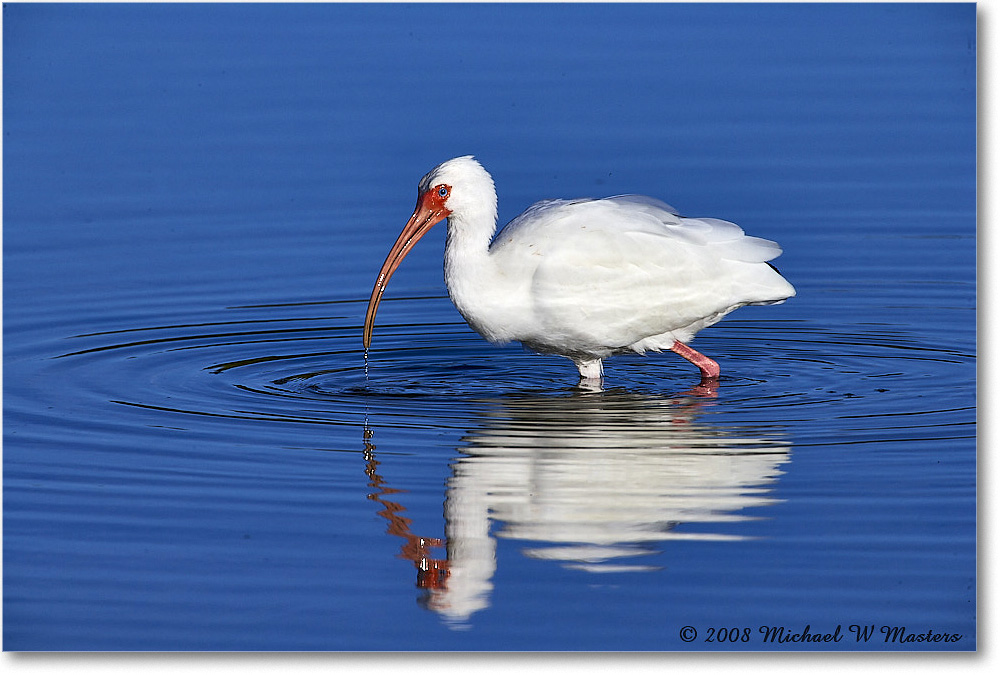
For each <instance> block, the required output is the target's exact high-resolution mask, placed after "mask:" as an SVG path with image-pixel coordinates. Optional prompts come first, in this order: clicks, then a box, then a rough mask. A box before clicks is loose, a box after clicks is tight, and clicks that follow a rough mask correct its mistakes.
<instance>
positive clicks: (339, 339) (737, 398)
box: [14, 297, 974, 443]
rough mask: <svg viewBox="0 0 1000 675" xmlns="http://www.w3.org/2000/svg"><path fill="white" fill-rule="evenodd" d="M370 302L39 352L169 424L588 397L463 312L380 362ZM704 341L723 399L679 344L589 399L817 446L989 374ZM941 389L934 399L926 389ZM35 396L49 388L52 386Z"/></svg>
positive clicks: (463, 424)
mask: <svg viewBox="0 0 1000 675" xmlns="http://www.w3.org/2000/svg"><path fill="white" fill-rule="evenodd" d="M392 302H393V300H389V301H388V303H392ZM396 302H400V303H401V305H403V304H405V306H406V307H407V308H408V311H409V312H410V313H409V314H408V318H416V317H419V316H421V315H422V314H423V315H425V316H426V315H430V316H433V315H434V314H435V313H438V314H440V313H441V312H440V309H441V307H443V306H445V304H446V302H447V301H446V299H445V298H440V297H436V298H405V299H400V300H397V301H396ZM363 310H364V301H362V300H359V299H350V300H342V301H316V302H296V303H285V304H267V305H256V306H241V307H230V308H226V309H224V310H220V311H218V312H214V313H211V315H207V314H204V313H203V314H195V315H187V316H177V317H175V318H176V321H173V322H169V323H164V324H163V325H155V326H122V327H120V328H117V329H113V330H105V331H101V332H92V333H86V334H76V335H71V336H67V337H65V338H63V339H60V340H57V341H56V342H50V343H46V342H39V343H37V344H36V345H35V348H36V350H37V352H36V354H35V356H37V357H40V358H42V359H44V360H45V361H46V363H47V366H46V370H47V376H48V377H49V378H50V380H51V382H52V383H55V382H58V383H59V386H60V387H62V388H63V389H62V391H61V394H60V395H61V396H63V397H64V396H65V393H66V388H69V389H74V388H75V389H76V390H77V391H78V396H77V397H76V398H77V400H78V402H79V405H78V407H77V408H76V414H77V415H79V417H80V418H85V419H93V418H94V417H95V416H96V417H103V416H104V415H103V414H102V413H100V411H99V409H100V407H102V406H106V405H108V404H109V403H110V404H114V405H124V406H130V407H134V408H141V409H145V410H149V411H157V412H158V413H159V414H161V415H163V416H164V420H163V423H164V424H167V425H169V424H175V425H176V424H180V425H182V426H183V424H185V423H184V422H183V420H184V419H185V418H186V419H188V420H189V422H188V423H191V424H194V422H193V421H191V420H194V419H197V418H201V419H202V420H206V419H211V418H219V419H226V420H233V419H244V420H251V421H255V422H282V423H294V424H302V425H363V424H364V423H365V420H366V419H368V418H371V420H372V423H373V424H376V425H388V426H393V425H395V424H400V425H404V426H413V425H414V424H421V425H427V426H433V427H444V428H454V429H458V430H459V431H462V430H465V429H466V428H467V427H468V426H469V425H470V424H473V425H474V424H475V423H476V416H475V415H474V414H473V413H472V411H471V409H470V401H479V400H488V399H495V398H497V397H501V398H503V397H505V396H510V395H518V396H534V397H536V398H537V399H539V401H544V400H546V399H548V398H550V397H552V396H559V397H564V396H585V395H587V394H588V392H586V391H583V390H579V389H577V388H576V375H575V369H574V367H573V366H572V364H571V363H570V362H569V361H567V360H565V359H561V358H558V357H553V356H541V355H536V354H532V353H529V352H527V351H525V350H523V349H521V348H520V347H518V346H507V347H502V348H497V347H494V346H492V345H489V344H487V343H486V342H484V341H483V340H482V339H480V338H479V337H478V336H477V335H475V334H474V333H473V332H472V331H471V330H470V329H469V328H468V327H467V326H465V325H464V323H461V322H459V321H457V320H452V321H436V322H433V323H428V322H426V321H424V322H423V323H421V322H417V321H413V322H412V323H405V324H387V325H380V326H379V327H378V330H377V331H376V334H375V340H374V345H373V348H372V351H371V353H370V354H367V355H366V354H365V353H364V352H363V350H362V349H361V344H360V342H361V340H360V334H361V331H360V323H359V319H360V317H361V316H362V314H363ZM450 316H454V317H455V318H457V315H454V314H452V315H450ZM69 329H70V327H67V330H69ZM48 331H49V332H51V331H52V328H51V327H49V328H48ZM698 345H699V348H700V349H702V350H703V351H705V352H706V353H708V354H711V355H713V356H714V357H716V358H718V360H719V361H720V363H721V364H722V366H723V378H722V379H721V381H720V383H719V385H718V387H717V389H715V390H714V391H711V392H708V396H706V392H705V391H698V388H697V386H696V385H697V384H698V382H697V375H696V373H694V372H692V369H691V368H690V366H689V364H687V363H685V362H683V361H682V360H680V359H678V358H677V357H676V356H674V355H673V354H669V353H664V354H652V353H651V354H648V355H646V356H639V355H634V356H627V355H626V356H619V357H615V358H612V359H610V360H609V361H608V362H607V364H606V377H605V381H604V392H603V393H600V392H589V393H590V394H591V395H597V396H604V397H605V398H607V396H609V395H611V394H613V393H614V392H616V391H627V392H631V393H635V394H641V395H644V396H651V397H654V398H658V399H665V400H668V399H670V398H671V397H675V396H678V395H691V396H696V397H702V398H709V399H711V401H712V404H711V406H710V407H711V410H712V412H713V414H721V413H724V414H726V415H727V416H728V417H730V418H733V419H734V420H736V421H738V422H747V423H774V424H785V425H786V424H789V423H796V422H809V423H811V424H810V427H809V429H810V435H811V436H812V438H811V439H810V440H809V441H807V439H803V438H800V439H799V442H818V443H822V442H826V441H828V440H830V438H832V437H833V436H841V435H842V430H841V429H840V428H839V425H822V424H821V425H817V424H815V422H816V421H817V420H818V419H822V418H824V417H828V416H830V415H831V414H832V415H835V416H836V417H837V418H838V419H850V420H854V421H853V422H851V428H852V429H854V430H855V431H864V430H868V431H870V432H872V433H877V435H878V436H879V437H884V436H885V434H887V433H894V434H896V436H897V437H899V438H904V437H906V436H907V435H908V434H910V433H915V434H923V433H926V431H927V428H928V427H933V426H935V425H939V424H940V425H944V424H946V423H945V422H942V421H941V420H945V419H951V417H950V416H951V415H952V414H953V413H955V412H956V411H957V410H967V409H969V406H968V405H967V403H964V402H961V401H957V400H956V401H950V396H949V391H951V390H952V389H953V388H956V387H958V385H960V384H961V383H962V382H961V375H960V374H961V373H963V372H969V370H970V368H972V367H974V355H972V354H968V353H963V351H962V350H961V349H958V348H955V347H951V346H946V345H936V344H933V343H928V342H926V341H923V340H921V339H919V338H918V337H917V336H914V335H912V334H910V333H908V332H907V331H906V330H903V329H901V328H896V327H893V326H891V325H872V326H857V325H849V326H844V325H839V326H838V325H824V324H822V323H821V322H819V321H801V320H798V321H796V320H778V321H740V320H731V321H728V322H725V323H723V324H720V325H719V326H716V327H714V328H712V329H710V330H709V331H706V333H705V334H704V335H703V336H699V340H698ZM38 352H47V353H38ZM366 356H367V358H366ZM942 364H950V365H956V366H958V367H957V368H941V367H939V366H941V365H942ZM963 366H964V367H963ZM942 373H952V374H954V377H955V379H954V381H951V382H949V381H947V380H946V379H942ZM42 377H43V378H44V377H46V375H43V376H42ZM930 388H933V390H934V391H935V392H936V394H935V396H934V397H933V398H928V397H926V396H924V393H925V392H926V391H927V390H928V389H930ZM35 395H41V396H44V387H42V388H41V389H36V390H35ZM14 405H16V401H14ZM473 407H474V406H473ZM36 409H37V407H36ZM415 419H419V420H420V422H415V421H414V420H415ZM59 423H60V424H67V423H68V420H67V419H66V418H65V417H62V418H60V420H59ZM835 427H836V428H835ZM824 429H829V434H827V433H825V432H824ZM887 429H892V430H893V431H892V432H888V431H887ZM956 431H957V430H956V429H954V428H952V429H951V433H955V432H956Z"/></svg>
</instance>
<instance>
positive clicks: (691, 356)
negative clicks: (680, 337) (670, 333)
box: [670, 341, 719, 380]
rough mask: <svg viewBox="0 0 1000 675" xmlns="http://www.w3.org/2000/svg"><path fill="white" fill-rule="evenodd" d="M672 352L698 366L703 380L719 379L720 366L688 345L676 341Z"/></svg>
mask: <svg viewBox="0 0 1000 675" xmlns="http://www.w3.org/2000/svg"><path fill="white" fill-rule="evenodd" d="M670 351H672V352H676V353H677V354H680V355H681V356H683V357H684V358H686V359H687V360H688V361H690V362H691V363H693V364H694V365H696V366H698V370H700V371H701V379H703V380H714V379H717V378H718V377H719V364H718V363H716V362H715V361H713V360H712V359H710V358H708V357H707V356H705V355H704V354H702V353H701V352H699V351H696V350H694V349H691V348H690V347H688V346H687V345H686V344H683V343H681V342H676V341H675V342H674V345H673V347H671V348H670Z"/></svg>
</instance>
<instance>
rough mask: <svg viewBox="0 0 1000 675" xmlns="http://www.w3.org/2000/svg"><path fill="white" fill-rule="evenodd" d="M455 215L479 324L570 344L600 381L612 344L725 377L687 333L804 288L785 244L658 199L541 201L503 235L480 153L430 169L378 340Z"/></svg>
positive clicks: (469, 316)
mask: <svg viewBox="0 0 1000 675" xmlns="http://www.w3.org/2000/svg"><path fill="white" fill-rule="evenodd" d="M446 218H447V219H448V235H447V240H446V244H445V251H444V277H445V284H446V285H447V287H448V294H449V295H450V296H451V299H452V302H454V303H455V307H457V308H458V311H459V312H460V313H461V314H462V316H463V317H464V318H465V320H466V321H467V322H468V323H469V325H470V326H472V328H473V329H474V330H475V331H476V332H477V333H479V334H480V335H482V336H483V337H484V338H486V339H487V340H489V341H490V342H494V343H505V342H510V341H518V342H521V343H522V344H523V345H524V346H526V347H528V348H529V349H531V350H533V351H536V352H540V353H543V354H558V355H560V356H565V357H566V358H568V359H571V360H572V361H573V363H575V364H576V367H577V368H578V369H579V371H580V377H581V378H582V379H584V380H594V379H599V378H600V377H601V376H602V374H603V372H604V369H603V365H602V360H603V359H605V358H607V357H608V356H611V355H612V354H617V353H622V352H630V351H631V352H638V353H640V354H642V353H644V352H646V351H647V350H653V351H660V350H663V349H670V350H672V351H674V352H676V353H677V354H679V355H681V356H682V357H684V358H685V359H687V360H688V361H690V362H691V363H693V364H695V365H696V366H698V368H699V369H700V371H701V375H702V379H703V380H713V379H715V378H717V377H718V376H719V365H718V364H717V363H716V362H715V361H713V360H712V359H710V358H708V357H707V356H705V355H703V354H701V353H699V352H697V351H695V350H694V349H692V348H691V347H689V346H688V344H687V343H688V342H690V341H691V339H692V338H694V335H695V333H697V332H698V331H700V330H701V329H702V328H705V327H706V326H711V325H712V324H714V323H716V322H717V321H719V320H720V319H721V318H722V317H724V316H725V315H726V314H729V313H730V312H732V311H733V310H734V309H737V308H739V307H742V306H744V305H769V304H776V303H780V302H783V301H784V300H785V299H786V298H790V297H792V296H793V295H795V289H794V288H793V287H792V285H791V284H790V283H788V282H787V281H786V280H785V279H784V278H783V277H782V276H781V275H780V274H778V271H777V270H776V269H775V268H774V267H772V266H771V265H770V264H769V263H768V262H767V261H768V260H771V259H773V258H776V257H777V256H778V255H780V254H781V248H780V247H779V246H778V245H777V244H776V243H774V242H773V241H768V240H766V239H758V238H757V237H750V236H747V235H746V234H744V233H743V230H742V229H741V228H740V227H739V226H738V225H735V224H734V223H730V222H727V221H724V220H717V219H715V218H683V217H681V216H680V215H679V214H678V213H677V211H676V210H675V209H673V208H672V207H670V206H669V205H667V204H665V203H663V202H661V201H659V200H657V199H652V198H650V197H642V196H638V195H622V196H618V197H608V198H607V199H573V200H563V199H552V200H546V201H541V202H538V203H537V204H534V205H533V206H531V207H530V208H528V210H527V211H525V212H524V213H522V214H521V215H519V216H518V217H517V218H515V219H514V220H512V221H511V222H510V223H508V224H507V225H506V226H505V227H504V228H503V229H502V230H501V231H500V233H499V234H497V235H496V236H495V237H494V233H495V232H496V223H497V193H496V189H495V188H494V186H493V179H492V178H491V177H490V174H489V173H487V172H486V170H485V169H484V168H483V167H482V165H480V164H479V162H477V161H476V160H475V159H474V158H473V157H472V156H471V155H469V156H465V157H456V158H455V159H451V160H448V161H447V162H444V163H443V164H440V165H438V166H437V167H435V168H434V169H433V170H432V171H431V172H430V173H428V174H427V175H426V176H424V177H423V179H422V180H421V181H420V185H419V190H418V196H417V206H416V209H415V210H414V211H413V215H412V216H411V217H410V220H409V221H408V222H407V223H406V226H405V227H404V228H403V231H402V233H400V235H399V238H398V239H396V243H395V244H393V246H392V249H391V250H390V251H389V255H388V257H387V258H386V259H385V263H383V265H382V269H381V270H379V274H378V278H377V280H376V281H375V287H374V288H373V289H372V295H371V299H370V300H369V301H368V312H367V314H366V315H365V329H364V345H365V349H366V350H367V349H368V347H369V345H370V344H371V336H372V325H373V323H374V321H375V312H376V311H377V310H378V305H379V301H380V300H381V298H382V293H383V292H384V291H385V288H386V284H388V283H389V279H390V277H392V274H393V272H395V271H396V268H398V267H399V264H400V263H401V262H402V260H403V258H404V257H406V254H407V253H409V252H410V249H411V248H412V247H413V245H414V244H416V243H417V240H419V239H420V238H421V237H422V236H424V234H426V233H427V232H428V231H429V230H430V229H431V228H432V227H433V226H434V225H436V224H437V223H439V222H441V221H442V220H444V219H446Z"/></svg>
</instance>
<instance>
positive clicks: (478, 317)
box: [444, 214, 502, 339]
mask: <svg viewBox="0 0 1000 675" xmlns="http://www.w3.org/2000/svg"><path fill="white" fill-rule="evenodd" d="M485 215H487V216H488V215H489V214H485ZM495 229H496V218H495V216H493V217H492V218H488V217H487V218H480V219H478V220H476V221H472V222H470V221H469V220H468V219H463V218H455V217H454V216H452V217H451V218H449V219H448V237H447V240H446V242H445V249H444V278H445V284H446V285H447V287H448V294H449V295H450V296H451V300H452V302H454V303H455V307H456V308H458V311H459V313H461V315H462V316H463V317H464V318H465V320H466V321H468V322H469V324H470V325H471V326H472V327H473V328H474V329H475V330H476V331H477V332H479V333H480V334H482V335H483V336H484V337H486V338H487V339H490V334H491V333H492V332H493V330H491V324H492V323H494V322H493V321H492V318H491V308H490V306H489V305H490V303H489V298H491V297H494V294H495V292H496V291H497V290H498V286H499V285H500V283H501V281H502V280H501V279H500V275H498V274H497V270H496V262H495V261H494V260H493V259H492V257H491V255H490V241H491V240H492V238H493V234H494V232H495Z"/></svg>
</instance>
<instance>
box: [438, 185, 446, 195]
mask: <svg viewBox="0 0 1000 675" xmlns="http://www.w3.org/2000/svg"><path fill="white" fill-rule="evenodd" d="M438 194H439V195H441V196H442V197H447V196H448V188H446V187H444V186H443V185H442V186H441V187H440V188H438Z"/></svg>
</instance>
